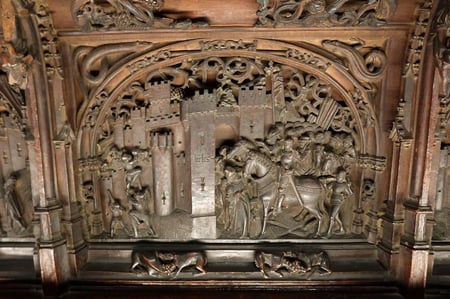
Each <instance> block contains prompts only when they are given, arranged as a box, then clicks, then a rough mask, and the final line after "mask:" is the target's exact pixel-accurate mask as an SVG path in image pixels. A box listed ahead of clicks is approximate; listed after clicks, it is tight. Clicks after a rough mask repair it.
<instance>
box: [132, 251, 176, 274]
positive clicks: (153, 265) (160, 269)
mask: <svg viewBox="0 0 450 299" xmlns="http://www.w3.org/2000/svg"><path fill="white" fill-rule="evenodd" d="M139 267H141V268H144V269H146V270H147V272H148V275H151V276H154V275H158V274H169V273H172V272H173V271H175V269H176V268H175V265H174V264H163V263H161V261H160V260H159V258H158V257H157V256H156V254H154V255H153V256H146V255H145V254H144V253H142V252H138V251H134V252H133V253H132V255H131V266H130V271H136V269H137V268H139Z"/></svg>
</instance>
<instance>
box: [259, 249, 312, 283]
mask: <svg viewBox="0 0 450 299" xmlns="http://www.w3.org/2000/svg"><path fill="white" fill-rule="evenodd" d="M255 265H256V267H257V268H259V270H260V271H261V273H262V274H263V276H264V278H269V274H268V272H272V273H276V274H277V275H278V276H280V277H282V276H283V274H282V273H281V271H280V270H282V269H285V270H287V271H288V272H289V273H305V272H306V271H305V268H304V267H303V266H302V264H301V262H300V260H298V259H297V258H295V257H288V256H286V255H285V253H282V254H281V255H276V254H272V253H266V252H262V251H261V252H258V253H257V254H256V255H255ZM266 266H267V267H266Z"/></svg>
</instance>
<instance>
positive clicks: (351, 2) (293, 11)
mask: <svg viewBox="0 0 450 299" xmlns="http://www.w3.org/2000/svg"><path fill="white" fill-rule="evenodd" d="M257 2H258V4H259V9H258V11H257V13H256V14H257V15H258V24H259V25H265V26H267V25H270V26H276V25H291V24H292V25H300V26H313V27H316V26H317V27H330V26H356V25H365V26H379V25H383V24H385V23H386V22H387V21H389V19H390V18H391V17H392V15H393V13H394V11H395V9H396V7H397V0H370V1H358V0H356V1H355V0H333V1H329V0H302V1H295V0H287V1H286V0H285V1H283V0H281V1H280V0H272V1H271V0H257Z"/></svg>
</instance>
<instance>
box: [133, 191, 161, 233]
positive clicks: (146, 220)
mask: <svg viewBox="0 0 450 299" xmlns="http://www.w3.org/2000/svg"><path fill="white" fill-rule="evenodd" d="M146 194H147V191H142V190H137V191H135V192H130V194H129V195H128V200H129V201H130V203H131V211H130V216H131V224H132V226H133V232H134V237H135V238H138V237H139V225H141V224H145V227H146V229H147V233H148V234H149V235H150V236H152V237H154V236H156V233H155V230H154V229H153V227H152V225H151V222H150V221H151V220H150V215H149V214H148V213H147V211H146V209H145V207H144V202H145V195H146Z"/></svg>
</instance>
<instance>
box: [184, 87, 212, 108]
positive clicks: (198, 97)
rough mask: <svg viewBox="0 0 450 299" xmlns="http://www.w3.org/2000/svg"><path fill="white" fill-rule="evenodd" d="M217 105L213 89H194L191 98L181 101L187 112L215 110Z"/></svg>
mask: <svg viewBox="0 0 450 299" xmlns="http://www.w3.org/2000/svg"><path fill="white" fill-rule="evenodd" d="M216 106H217V100H216V91H215V90H200V91H199V90H196V91H195V94H194V96H193V97H192V98H190V99H188V100H187V101H185V102H183V107H184V108H185V111H186V112H187V113H195V112H208V111H215V110H216Z"/></svg>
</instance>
